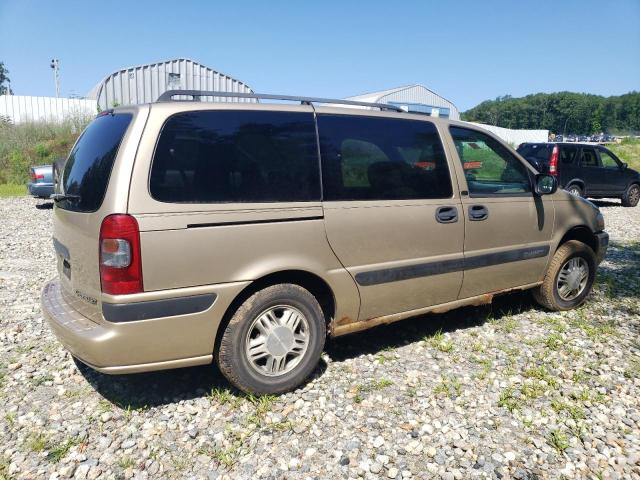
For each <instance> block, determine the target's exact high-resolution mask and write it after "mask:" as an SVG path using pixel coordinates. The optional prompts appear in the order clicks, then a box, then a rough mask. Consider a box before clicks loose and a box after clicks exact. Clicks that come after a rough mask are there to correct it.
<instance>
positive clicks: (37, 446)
mask: <svg viewBox="0 0 640 480" xmlns="http://www.w3.org/2000/svg"><path fill="white" fill-rule="evenodd" d="M47 443H48V438H47V436H46V435H45V434H44V433H37V434H35V435H31V436H30V437H29V439H28V441H27V447H29V450H31V451H32V452H36V453H38V452H42V451H43V450H45V449H46V448H47Z"/></svg>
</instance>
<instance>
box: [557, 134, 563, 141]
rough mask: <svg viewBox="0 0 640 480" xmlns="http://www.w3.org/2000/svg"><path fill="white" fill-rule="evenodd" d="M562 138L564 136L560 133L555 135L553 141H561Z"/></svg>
mask: <svg viewBox="0 0 640 480" xmlns="http://www.w3.org/2000/svg"><path fill="white" fill-rule="evenodd" d="M563 140H564V138H563V137H562V135H556V138H555V141H556V142H562V141H563Z"/></svg>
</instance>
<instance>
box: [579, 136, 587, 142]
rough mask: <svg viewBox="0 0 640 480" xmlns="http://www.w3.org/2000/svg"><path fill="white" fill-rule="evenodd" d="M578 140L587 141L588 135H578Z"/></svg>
mask: <svg viewBox="0 0 640 480" xmlns="http://www.w3.org/2000/svg"><path fill="white" fill-rule="evenodd" d="M577 141H578V142H588V141H589V137H588V136H587V135H580V136H579V137H578V140H577Z"/></svg>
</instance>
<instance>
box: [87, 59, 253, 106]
mask: <svg viewBox="0 0 640 480" xmlns="http://www.w3.org/2000/svg"><path fill="white" fill-rule="evenodd" d="M173 89H195V90H216V91H226V92H238V93H252V92H253V90H252V89H251V88H250V87H249V86H248V85H247V84H245V83H244V82H241V81H240V80H237V79H235V78H233V77H231V76H229V75H226V74H224V73H221V72H218V71H216V70H213V69H212V68H209V67H207V66H205V65H202V64H201V63H198V62H195V61H193V60H191V59H189V58H176V59H171V60H165V61H161V62H154V63H147V64H143V65H135V66H132V67H127V68H122V69H120V70H116V71H115V72H113V73H111V74H109V75H107V76H106V77H104V79H103V80H102V81H101V82H99V83H98V84H97V85H96V86H95V87H93V88H92V89H91V91H89V93H88V94H87V98H92V99H95V100H96V101H97V103H98V105H99V106H100V107H101V108H103V109H106V108H111V107H113V106H114V105H131V104H140V103H151V102H154V101H156V99H157V98H158V97H159V96H160V95H162V94H163V93H164V92H165V91H167V90H173Z"/></svg>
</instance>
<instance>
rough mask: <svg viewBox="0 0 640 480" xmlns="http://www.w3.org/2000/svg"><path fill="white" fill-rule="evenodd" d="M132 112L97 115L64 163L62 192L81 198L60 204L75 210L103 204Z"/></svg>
mask: <svg viewBox="0 0 640 480" xmlns="http://www.w3.org/2000/svg"><path fill="white" fill-rule="evenodd" d="M132 118H133V115H132V114H130V113H116V114H110V113H106V114H103V115H100V116H99V117H97V118H96V119H95V120H94V121H93V122H91V123H90V124H89V126H88V127H87V128H86V129H85V131H84V132H83V133H82V135H81V136H80V139H79V140H78V141H77V142H76V144H75V146H74V147H73V150H71V153H70V154H69V158H68V159H67V162H66V163H65V167H64V173H63V176H62V193H65V194H67V195H76V196H77V197H78V198H73V199H69V200H61V201H59V202H58V203H57V206H58V207H60V208H63V209H65V210H73V211H76V212H94V211H96V210H98V209H99V208H100V205H102V200H103V199H104V194H105V192H106V190H107V185H108V184H109V176H110V175H111V169H112V167H113V161H114V160H115V158H116V155H117V153H118V148H119V147H120V142H122V137H124V134H125V132H126V131H127V127H128V126H129V124H130V123H131V119H132Z"/></svg>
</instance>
